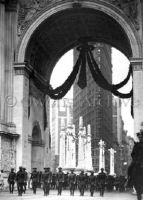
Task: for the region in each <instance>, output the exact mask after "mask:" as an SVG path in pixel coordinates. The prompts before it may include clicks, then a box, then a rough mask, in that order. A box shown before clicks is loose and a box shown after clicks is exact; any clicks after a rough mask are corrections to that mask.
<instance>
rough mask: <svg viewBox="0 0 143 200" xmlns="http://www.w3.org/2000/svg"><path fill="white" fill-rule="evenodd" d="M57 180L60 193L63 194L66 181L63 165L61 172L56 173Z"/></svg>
mask: <svg viewBox="0 0 143 200" xmlns="http://www.w3.org/2000/svg"><path fill="white" fill-rule="evenodd" d="M56 182H57V189H58V195H61V193H62V187H63V183H64V173H63V172H62V168H61V167H59V172H58V173H57V175H56Z"/></svg>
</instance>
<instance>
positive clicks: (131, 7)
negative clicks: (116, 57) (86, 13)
mask: <svg viewBox="0 0 143 200" xmlns="http://www.w3.org/2000/svg"><path fill="white" fill-rule="evenodd" d="M60 1H61V2H62V1H63V0H21V1H20V6H19V12H18V35H21V33H22V31H23V30H24V29H25V27H26V26H27V24H28V23H29V22H30V21H31V20H34V18H35V17H36V16H37V14H38V13H39V12H41V10H42V9H44V10H45V8H46V7H47V6H49V5H51V7H52V5H53V4H54V3H56V2H60ZM82 1H84V0H79V1H78V2H79V3H82ZM99 1H100V0H99ZM107 1H108V2H109V3H111V4H113V5H114V6H116V7H118V8H119V9H121V10H122V11H124V13H125V14H126V15H127V16H128V18H130V20H131V21H132V22H133V23H134V25H135V27H136V29H137V30H138V29H139V24H138V19H137V17H138V3H137V0H105V2H107ZM64 2H66V1H64ZM74 2H75V0H73V3H74ZM102 2H103V0H102Z"/></svg>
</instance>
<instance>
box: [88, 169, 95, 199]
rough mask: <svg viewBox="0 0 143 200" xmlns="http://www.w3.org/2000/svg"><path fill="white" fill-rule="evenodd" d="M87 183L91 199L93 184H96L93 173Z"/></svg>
mask: <svg viewBox="0 0 143 200" xmlns="http://www.w3.org/2000/svg"><path fill="white" fill-rule="evenodd" d="M88 182H89V188H90V195H91V196H92V197H93V194H94V190H95V184H96V177H95V176H94V171H92V172H91V174H90V176H89V179H88Z"/></svg>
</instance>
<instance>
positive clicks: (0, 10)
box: [0, 0, 5, 131]
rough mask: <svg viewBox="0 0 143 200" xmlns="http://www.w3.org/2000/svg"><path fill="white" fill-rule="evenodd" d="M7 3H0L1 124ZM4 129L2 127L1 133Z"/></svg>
mask: <svg viewBox="0 0 143 200" xmlns="http://www.w3.org/2000/svg"><path fill="white" fill-rule="evenodd" d="M4 2H5V1H2V0H1V1H0V123H4V101H5V100H4V99H5V92H4V86H5V5H4ZM2 129H3V128H2V127H1V126H0V131H3V130H2Z"/></svg>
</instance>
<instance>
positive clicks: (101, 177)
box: [97, 168, 106, 196]
mask: <svg viewBox="0 0 143 200" xmlns="http://www.w3.org/2000/svg"><path fill="white" fill-rule="evenodd" d="M97 180H98V185H99V191H100V196H104V190H105V183H106V174H105V173H104V169H103V168H101V172H100V173H99V174H98V176H97Z"/></svg>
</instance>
